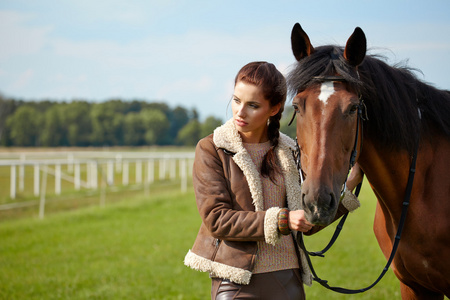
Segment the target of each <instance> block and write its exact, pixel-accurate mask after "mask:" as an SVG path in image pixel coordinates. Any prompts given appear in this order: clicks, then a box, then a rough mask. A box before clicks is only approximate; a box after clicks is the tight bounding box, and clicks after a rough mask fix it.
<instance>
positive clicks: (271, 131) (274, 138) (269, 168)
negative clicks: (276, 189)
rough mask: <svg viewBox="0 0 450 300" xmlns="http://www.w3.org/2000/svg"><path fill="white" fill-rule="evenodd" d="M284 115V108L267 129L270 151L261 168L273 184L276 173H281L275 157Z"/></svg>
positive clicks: (271, 120)
mask: <svg viewBox="0 0 450 300" xmlns="http://www.w3.org/2000/svg"><path fill="white" fill-rule="evenodd" d="M282 113H283V107H281V108H280V110H279V111H278V113H277V114H276V115H274V116H272V117H270V119H269V126H268V129H267V135H268V137H269V141H270V145H271V147H270V149H269V151H268V152H267V153H266V155H265V156H264V159H263V163H262V166H261V175H263V176H265V177H269V178H270V180H272V182H274V183H276V182H275V173H277V172H278V173H281V170H280V167H279V166H278V164H277V159H276V155H275V148H276V147H277V146H278V139H279V137H280V119H281V114H282Z"/></svg>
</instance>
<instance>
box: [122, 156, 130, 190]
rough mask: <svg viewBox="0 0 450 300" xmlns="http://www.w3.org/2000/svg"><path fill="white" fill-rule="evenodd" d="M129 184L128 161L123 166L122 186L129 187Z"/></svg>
mask: <svg viewBox="0 0 450 300" xmlns="http://www.w3.org/2000/svg"><path fill="white" fill-rule="evenodd" d="M128 182H129V180H128V161H124V162H123V166H122V184H123V185H128Z"/></svg>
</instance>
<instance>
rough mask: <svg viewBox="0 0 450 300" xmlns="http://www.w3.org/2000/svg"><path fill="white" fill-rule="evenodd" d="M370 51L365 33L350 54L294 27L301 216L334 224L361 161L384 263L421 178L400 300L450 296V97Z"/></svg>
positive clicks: (401, 259)
mask: <svg viewBox="0 0 450 300" xmlns="http://www.w3.org/2000/svg"><path fill="white" fill-rule="evenodd" d="M366 44H367V42H366V36H365V34H364V32H363V30H362V29H361V28H359V27H356V28H355V30H354V32H353V33H352V34H351V36H350V37H349V38H348V40H347V43H346V45H345V47H342V46H335V45H323V46H319V47H313V45H312V44H311V42H310V39H309V37H308V35H307V34H306V33H305V31H304V30H303V29H302V27H301V26H300V24H298V23H297V24H295V25H294V27H293V29H292V33H291V46H292V51H293V54H294V56H295V58H296V62H295V63H294V65H293V66H292V67H291V70H290V71H289V73H288V74H287V84H288V89H289V93H290V95H291V96H292V98H293V100H292V105H293V107H294V109H295V112H294V117H295V116H296V117H297V120H296V134H297V143H298V151H299V154H298V155H299V157H300V158H299V163H300V165H301V170H300V172H301V175H302V177H304V182H303V183H302V195H301V202H302V205H303V209H304V210H305V214H306V217H307V219H308V220H309V221H310V222H311V223H313V224H317V225H327V224H329V223H330V222H331V221H332V220H333V219H334V218H335V216H336V211H337V209H338V206H339V203H340V199H341V197H340V196H341V194H342V190H343V186H345V182H346V178H347V176H348V172H349V170H350V168H351V167H352V165H353V164H354V163H356V164H357V165H358V166H359V168H360V169H361V170H362V172H363V174H365V176H366V178H367V180H368V181H369V183H370V185H371V187H372V189H373V191H374V194H375V196H376V198H377V206H376V211H375V218H374V224H373V230H374V233H375V236H376V238H377V241H378V244H379V246H380V248H381V250H382V252H383V254H384V255H385V256H386V258H388V256H389V254H390V251H391V249H392V247H393V244H394V240H395V239H396V238H398V237H396V236H395V235H396V230H397V227H398V226H399V225H400V218H401V212H402V204H403V202H405V200H404V199H403V198H404V196H405V193H407V191H406V186H407V182H408V177H409V174H410V173H411V172H412V173H414V171H415V178H414V181H413V184H412V186H411V191H410V193H411V195H410V203H409V207H408V214H407V217H406V219H405V222H404V227H403V234H402V237H401V241H400V243H399V245H398V248H397V253H396V254H395V257H394V259H393V261H392V264H391V266H390V267H391V269H392V270H393V272H394V273H395V275H396V277H397V278H398V280H399V281H400V289H401V295H402V299H428V300H429V299H443V298H444V295H445V296H446V297H450V201H449V195H450V91H446V90H440V89H438V88H435V87H433V86H432V85H431V84H428V83H425V82H424V81H422V80H420V79H418V78H417V76H416V75H415V73H414V71H416V70H414V69H412V68H409V67H408V66H406V65H402V66H400V65H396V66H391V65H389V64H388V63H387V62H386V61H385V59H383V58H382V57H380V56H378V55H369V54H367V53H366V52H367V49H366V47H367V46H366ZM430 55H431V54H430ZM416 151H417V156H416V157H415V158H414V155H415V152H416ZM413 160H414V161H415V162H416V166H415V168H414V166H411V164H412V161H413ZM410 169H411V170H410ZM402 226H403V225H402Z"/></svg>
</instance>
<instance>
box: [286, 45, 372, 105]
mask: <svg viewBox="0 0 450 300" xmlns="http://www.w3.org/2000/svg"><path fill="white" fill-rule="evenodd" d="M343 53H344V49H343V48H341V47H338V46H322V47H317V48H315V51H314V53H313V54H312V55H310V56H307V57H305V58H303V59H301V60H300V61H298V62H297V63H296V64H295V65H294V67H293V69H292V70H291V71H290V72H289V74H288V76H287V85H288V91H289V95H290V96H291V97H294V96H295V95H296V94H297V93H298V92H299V91H301V90H304V89H306V88H307V87H309V86H311V85H312V84H314V83H317V82H320V80H319V79H316V78H315V77H318V76H333V75H340V76H342V77H343V78H344V79H345V80H346V81H347V82H348V83H349V84H351V85H352V86H353V87H354V88H355V89H358V90H360V89H361V88H362V86H363V84H362V81H361V80H360V79H359V76H358V73H357V72H356V69H355V68H354V67H352V66H350V65H349V64H348V63H347V61H346V60H345V58H344V57H343Z"/></svg>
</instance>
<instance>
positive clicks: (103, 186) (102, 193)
mask: <svg viewBox="0 0 450 300" xmlns="http://www.w3.org/2000/svg"><path fill="white" fill-rule="evenodd" d="M110 166H112V164H110V161H108V163H107V166H106V167H107V172H108V174H105V166H104V165H103V164H101V165H100V173H101V175H100V178H101V181H100V207H104V206H105V202H106V185H107V184H108V182H107V181H108V179H107V177H109V175H110V174H109V172H110V171H113V170H112V168H110Z"/></svg>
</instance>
